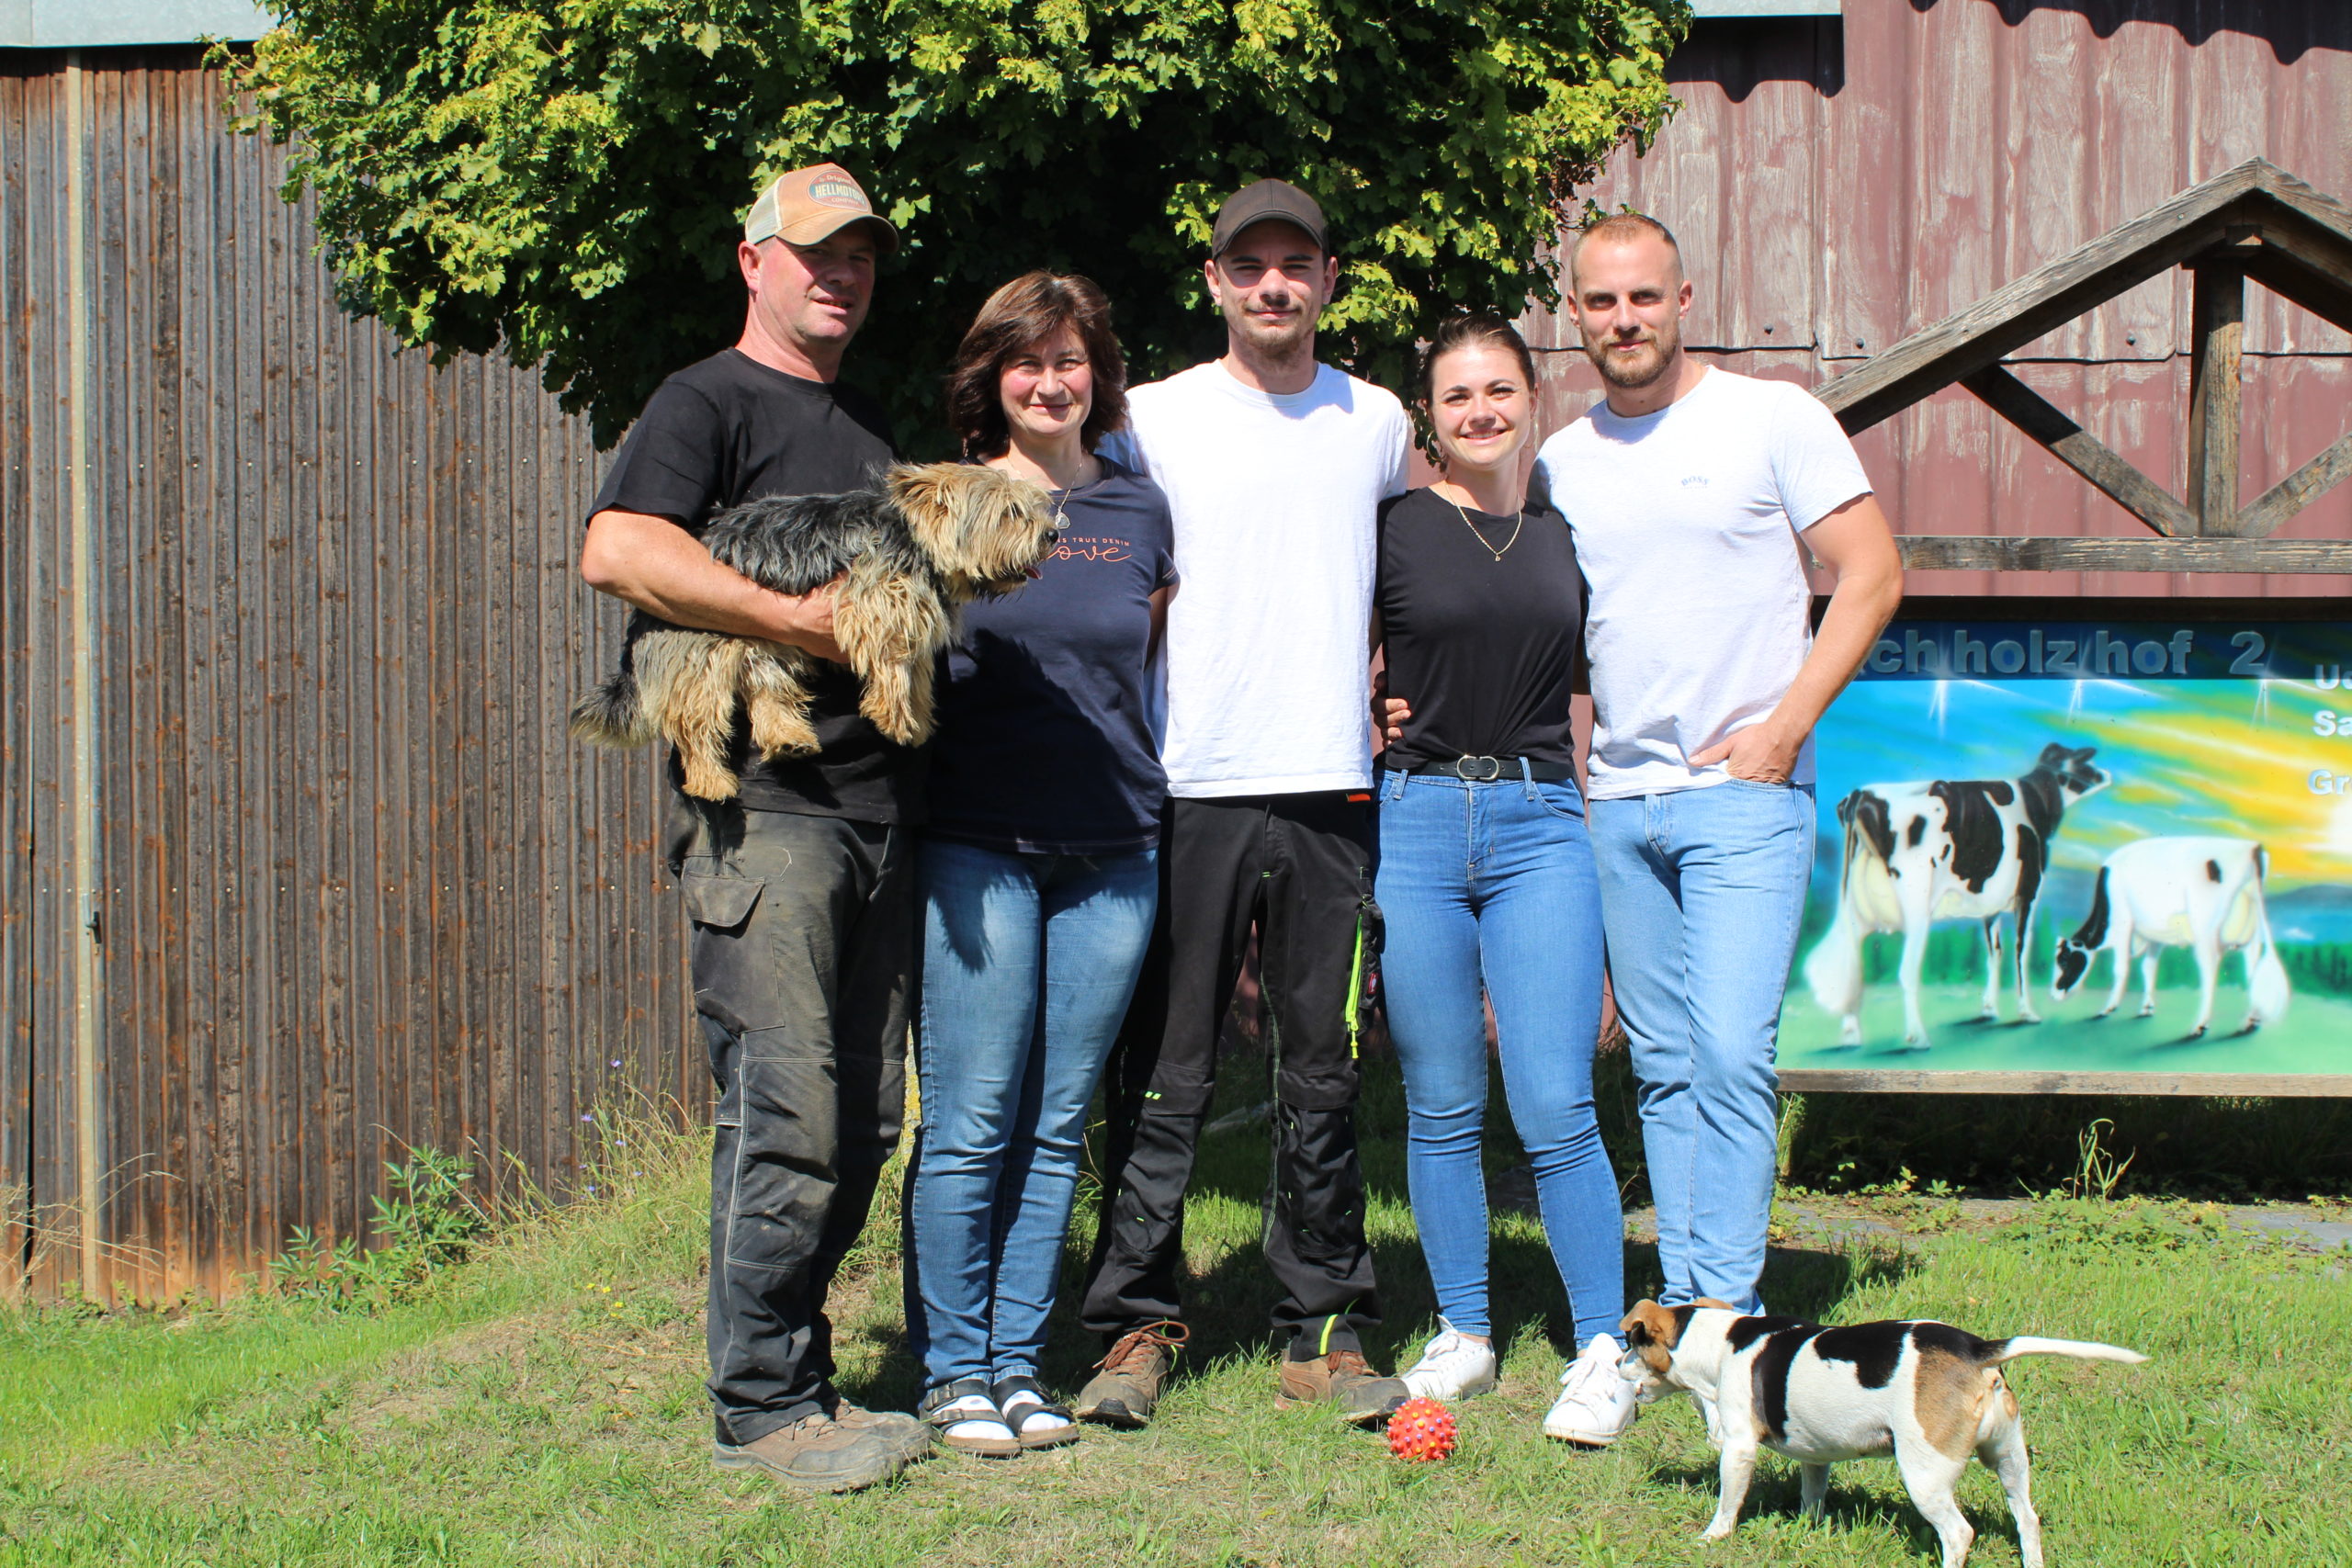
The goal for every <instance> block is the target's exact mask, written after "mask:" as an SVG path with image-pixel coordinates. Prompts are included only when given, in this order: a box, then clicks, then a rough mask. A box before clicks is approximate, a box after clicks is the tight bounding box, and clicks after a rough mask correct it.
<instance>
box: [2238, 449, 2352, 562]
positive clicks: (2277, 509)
mask: <svg viewBox="0 0 2352 1568" xmlns="http://www.w3.org/2000/svg"><path fill="white" fill-rule="evenodd" d="M2346 479H2352V434H2347V435H2339V436H2337V437H2336V438H2335V444H2334V445H2332V446H2329V447H2328V448H2327V450H2326V451H2324V452H2322V453H2321V454H2320V455H2319V456H2318V457H2313V458H2312V460H2311V461H2310V462H2308V463H2305V464H2304V465H2303V466H2302V467H2301V468H2297V469H2296V470H2295V471H2294V472H2293V473H2291V474H2289V475H2288V476H2287V477H2286V478H2285V479H2280V480H2279V481H2278V483H2277V484H2275V485H2272V486H2271V487H2270V488H2269V489H2268V490H2267V491H2264V492H2263V494H2262V497H2261V499H2260V500H2258V501H2256V502H2255V503H2254V504H2253V505H2251V506H2249V507H2247V508H2246V509H2245V511H2244V512H2241V513H2238V514H2237V518H2236V520H2235V523H2234V525H2233V527H2232V528H2231V529H2230V532H2231V533H2232V534H2233V536H2236V537H2238V538H2241V539H2260V538H2266V537H2267V536H2269V535H2270V533H2271V532H2272V531H2273V530H2275V529H2276V528H2277V527H2278V525H2279V524H2281V523H2284V522H2285V521H2287V519H2288V518H2290V517H2292V516H2293V515H2294V514H2295V513H2298V512H2301V510H2302V509H2303V508H2304V507H2306V506H2309V505H2310V504H2311V503H2312V502H2314V501H2317V500H2318V499H2319V498H2320V497H2321V496H2322V495H2323V494H2324V493H2326V492H2327V491H2330V490H2333V489H2334V488H2335V486H2337V485H2339V484H2341V483H2343V482H2344V481H2345V480H2346ZM2346 553H2347V554H2352V551H2347V552H2346Z"/></svg>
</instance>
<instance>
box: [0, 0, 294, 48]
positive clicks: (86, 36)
mask: <svg viewBox="0 0 2352 1568" xmlns="http://www.w3.org/2000/svg"><path fill="white" fill-rule="evenodd" d="M275 25H276V24H275V23H274V22H273V21H272V19H271V17H270V15H269V12H268V11H267V10H266V8H265V7H263V6H258V5H255V4H254V3H253V0H0V49H11V48H13V49H99V48H107V47H111V46H116V45H125V44H153V43H194V42H196V41H198V39H206V38H219V39H228V40H229V41H231V42H232V43H243V42H245V41H248V40H250V39H257V38H259V37H261V35H262V34H264V33H266V32H267V31H268V30H269V29H270V28H272V27H273V26H275Z"/></svg>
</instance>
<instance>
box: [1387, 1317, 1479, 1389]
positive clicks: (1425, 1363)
mask: <svg viewBox="0 0 2352 1568" xmlns="http://www.w3.org/2000/svg"><path fill="white" fill-rule="evenodd" d="M1437 1322H1438V1333H1437V1337H1436V1338H1434V1339H1432V1340H1430V1342H1429V1344H1428V1345H1427V1346H1426V1347H1425V1348H1423V1349H1422V1351H1421V1359H1419V1360H1418V1361H1416V1362H1414V1363H1413V1370H1412V1371H1408V1372H1407V1373H1406V1374H1405V1386H1406V1388H1408V1390H1410V1391H1411V1392H1412V1393H1413V1395H1414V1396H1415V1397H1416V1398H1419V1399H1434V1400H1437V1401H1439V1402H1440V1403H1443V1402H1444V1401H1447V1400H1452V1399H1468V1398H1470V1397H1472V1396H1473V1395H1476V1394H1481V1393H1486V1392H1487V1390H1488V1389H1491V1388H1493V1387H1494V1386H1495V1348H1494V1346H1492V1345H1490V1344H1486V1343H1483V1342H1481V1341H1479V1340H1476V1339H1473V1338H1471V1337H1468V1336H1467V1335H1463V1334H1456V1333H1455V1332H1454V1331H1453V1325H1452V1324H1450V1323H1448V1322H1446V1321H1445V1319H1443V1318H1442V1317H1441V1318H1439V1319H1438V1320H1437Z"/></svg>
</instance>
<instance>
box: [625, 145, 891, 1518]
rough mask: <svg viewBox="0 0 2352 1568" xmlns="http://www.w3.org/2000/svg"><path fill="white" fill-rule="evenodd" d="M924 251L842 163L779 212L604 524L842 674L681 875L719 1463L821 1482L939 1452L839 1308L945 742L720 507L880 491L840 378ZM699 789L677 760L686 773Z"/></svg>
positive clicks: (873, 408)
mask: <svg viewBox="0 0 2352 1568" xmlns="http://www.w3.org/2000/svg"><path fill="white" fill-rule="evenodd" d="M897 243H898V235H897V232H896V231H894V230H893V229H892V228H891V227H890V225H889V224H888V223H887V222H885V221H883V220H881V219H880V218H878V217H876V215H875V212H874V209H873V208H872V206H871V205H870V204H869V203H868V202H867V200H866V197H865V191H864V190H862V189H860V188H859V186H858V184H857V181H856V180H855V179H854V178H853V177H852V176H851V175H850V174H849V172H848V171H847V170H845V169H842V168H841V167H839V166H837V165H835V164H819V165H818V166H817V167H815V168H809V169H796V170H794V171H792V172H791V173H790V174H786V175H782V176H780V177H779V178H777V179H776V180H775V181H774V182H772V183H771V184H770V185H769V186H767V188H766V189H765V190H764V191H763V192H762V193H761V195H760V197H759V199H758V200H757V201H756V202H755V203H753V205H752V210H751V214H750V216H749V217H748V218H747V219H746V220H745V222H744V226H743V239H742V243H741V244H739V245H738V246H737V247H736V261H737V264H738V265H739V266H740V268H741V272H742V276H743V287H744V288H745V290H746V292H747V293H748V294H749V296H750V298H749V300H748V301H747V304H746V308H745V310H744V314H743V333H742V336H741V338H739V339H738V340H737V342H736V344H735V346H733V347H732V348H729V349H727V350H725V351H723V352H721V353H719V354H716V355H712V356H711V357H709V358H708V359H705V360H703V361H701V362H700V363H698V364H695V365H690V366H688V367H686V368H684V370H681V371H679V372H678V373H677V374H676V375H674V376H672V377H671V378H669V379H668V380H666V381H664V382H662V385H661V387H660V388H659V389H657V390H656V391H655V392H654V394H653V396H652V398H651V400H650V401H648V402H647V404H646V406H645V412H643V413H642V414H641V415H639V419H638V422H637V423H636V424H635V425H634V426H633V427H631V429H630V431H629V434H628V440H627V441H625V442H623V443H622V445H621V449H620V453H619V455H618V456H617V457H616V458H615V459H614V461H613V466H612V469H611V471H610V472H609V473H608V474H606V475H605V483H604V487H603V488H602V489H601V490H600V491H598V492H597V495H596V501H595V504H594V508H593V509H592V511H591V513H590V516H589V519H588V537H587V543H586V546H585V547H584V548H583V549H582V552H581V575H582V576H583V577H585V578H586V579H587V580H588V581H589V582H590V583H591V584H592V585H594V587H595V588H597V589H599V590H601V591H602V592H606V593H610V594H613V595H615V596H616V597H618V598H621V599H625V600H627V601H628V603H630V604H634V605H636V606H637V607H638V608H639V609H641V610H643V611H645V612H646V613H647V614H648V615H657V616H659V617H661V618H662V620H665V621H669V622H671V623H673V624H674V625H677V626H697V627H701V628H703V629H706V630H709V631H718V632H728V633H732V634H734V635H736V636H740V637H765V638H767V639H769V640H771V641H775V642H781V643H788V644H791V645H792V646H794V647H797V648H801V649H807V650H808V651H809V652H811V653H814V654H817V655H819V656H820V658H822V659H825V660H834V661H836V662H833V663H831V664H828V665H826V666H825V667H824V674H823V676H822V677H821V678H820V680H819V681H818V682H816V683H815V688H814V691H815V700H814V704H813V705H812V708H811V712H810V718H811V720H812V721H813V722H814V724H815V726H816V728H817V734H818V738H819V740H820V743H821V744H820V750H818V752H817V754H816V755H814V756H811V757H779V758H776V759H775V760H773V761H764V762H763V761H756V760H755V759H753V758H752V756H751V753H750V748H749V744H748V741H747V739H746V738H745V736H744V733H743V730H742V728H741V725H740V723H739V726H738V728H737V732H736V739H735V743H734V748H733V755H732V756H731V758H730V762H731V764H732V765H733V766H734V767H735V768H736V769H737V770H738V771H739V772H740V773H741V776H742V781H743V783H742V790H741V795H740V796H739V798H737V799H735V800H732V801H726V802H709V801H698V800H693V799H690V798H688V797H687V796H686V795H684V794H681V795H679V796H678V797H677V803H676V806H675V807H673V814H672V819H671V824H670V830H669V833H668V842H667V845H666V850H667V859H668V862H669V864H670V867H671V870H672V872H673V874H675V875H676V877H677V879H678V884H679V887H680V889H681V891H682V892H683V894H684V898H685V905H686V913H687V916H688V917H689V919H691V920H692V921H693V936H692V955H693V963H694V985H695V1012H696V1014H697V1015H698V1016H699V1019H700V1021H701V1025H702V1032H703V1037H704V1040H705V1042H706V1043H707V1046H708V1049H709V1052H710V1069H711V1076H712V1077H714V1078H715V1079H716V1080H717V1083H718V1107H717V1111H716V1113H715V1114H714V1117H713V1121H714V1122H715V1124H716V1125H715V1131H714V1138H713V1150H712V1158H711V1204H710V1322H709V1339H710V1393H711V1401H712V1405H713V1414H714V1416H715V1418H716V1425H717V1447H716V1450H715V1453H716V1457H717V1460H718V1463H719V1464H720V1465H721V1466H722V1467H725V1468H730V1469H750V1470H761V1471H764V1472H768V1473H769V1474H771V1475H773V1476H775V1478H777V1479H778V1480H780V1481H782V1482H784V1483H786V1484H789V1485H792V1486H795V1487H797V1488H800V1489H803V1490H809V1491H824V1492H846V1491H854V1490H856V1489H857V1488H859V1487H864V1486H869V1485H872V1484H874V1483H876V1482H878V1481H881V1480H884V1479H886V1478H888V1476H890V1475H893V1474H895V1473H897V1472H899V1470H900V1469H902V1468H904V1467H905V1466H906V1465H907V1464H908V1463H910V1462H911V1461H913V1460H915V1459H917V1458H919V1457H921V1456H922V1453H923V1452H924V1451H925V1450H926V1449H927V1448H928V1446H929V1438H928V1435H927V1433H926V1431H925V1429H924V1428H923V1427H922V1426H921V1425H920V1424H919V1423H917V1422H916V1421H915V1419H914V1418H913V1417H912V1416H899V1415H877V1414H875V1413H872V1412H868V1411H863V1410H859V1409H858V1408H857V1407H856V1406H854V1405H853V1404H849V1403H847V1402H846V1401H844V1400H842V1398H841V1396H840V1395H839V1394H838V1393H836V1392H835V1391H834V1389H833V1387H832V1381H831V1379H832V1371H833V1362H832V1353H831V1325H830V1324H829V1323H828V1322H827V1320H826V1317H825V1312H824V1305H825V1292H826V1288H827V1286H828V1285H829V1284H830V1283H831V1280H832V1276H833V1272H834V1270H835V1269H837V1268H838V1267H839V1266H840V1264H841V1260H842V1255H843V1254H844V1253H846V1252H847V1251H848V1250H849V1247H850V1244H851V1243H852V1242H854V1240H855V1239H856V1238H857V1234H858V1232H859V1230H860V1229H861V1228H862V1227H863V1226H864V1225H865V1215H866V1210H867V1207H868V1205H869V1204H870V1202H871V1201H872V1200H873V1196H874V1187H875V1181H876V1177H877V1176H878V1175H879V1174H880V1172H881V1168H882V1165H883V1162H884V1161H885V1160H887V1159H888V1157H889V1155H890V1151H891V1148H892V1146H893V1145H895V1144H896V1143H897V1141H898V1136H899V1115H900V1110H901V1103H902V1100H903V1097H904V1093H905V1048H906V995H907V977H908V971H909V969H910V964H911V961H912V956H913V946H912V943H913V936H914V905H913V900H912V897H911V891H910V889H911V877H910V871H911V856H910V842H909V836H908V829H909V827H910V824H911V821H912V818H913V813H914V812H915V810H916V809H917V807H918V806H919V803H920V801H921V799H922V778H921V775H920V773H919V757H918V754H917V753H916V752H914V751H912V750H909V749H908V748H905V747H902V746H899V745H896V744H894V743H892V742H891V741H889V740H888V739H885V738H884V737H883V736H882V735H881V734H880V733H879V732H878V731H877V730H876V729H875V728H874V726H873V725H872V724H870V723H869V722H867V720H866V719H865V717H864V716H861V715H860V714H859V712H858V709H857V704H858V695H859V692H858V685H857V682H856V679H855V677H854V675H852V674H851V673H850V671H848V670H847V668H846V667H843V666H842V665H841V664H839V663H838V660H840V659H841V649H840V648H839V647H838V646H837V645H836V644H835V642H834V640H833V635H832V617H833V599H832V591H831V589H830V588H828V589H822V590H820V591H818V592H814V593H809V594H806V595H801V596H797V597H796V596H792V595H787V594H782V593H776V592H771V591H770V590H768V589H765V588H762V587H760V586H759V585H758V584H756V583H754V582H752V581H751V580H750V579H748V578H745V577H743V576H741V575H740V574H738V573H737V572H735V571H733V570H729V568H727V567H724V566H721V565H719V564H718V562H717V561H715V560H713V559H712V558H711V557H710V554H709V552H708V551H707V550H706V549H705V548H704V547H703V546H702V544H701V543H700V540H699V536H700V534H701V532H702V530H703V528H704V526H705V525H707V523H708V522H709V520H710V519H711V517H712V516H713V515H714V514H715V513H718V512H721V511H723V510H725V509H726V508H728V507H730V506H734V505H736V504H738V503H740V502H746V501H752V500H756V499H758V498H760V497H763V496H772V495H807V494H823V493H830V492H835V491H848V490H855V489H858V488H860V487H863V486H865V485H868V484H870V483H872V482H873V481H874V480H875V479H876V477H877V476H878V475H879V474H880V472H881V471H882V469H883V468H885V467H886V466H887V465H888V463H889V462H890V460H891V457H892V452H891V446H890V436H889V424H888V420H887V419H886V418H885V417H884V415H883V412H882V410H881V409H880V407H879V406H878V405H876V403H875V401H874V400H872V399H871V398H868V397H866V396H865V394H863V393H860V392H857V391H855V390H854V389H850V388H848V387H844V386H842V385H841V384H840V383H839V382H838V381H837V380H836V379H835V378H836V377H837V376H838V374H839V372H840V370H841V363H842V352H843V351H844V350H845V349H846V348H848V346H849V343H850V339H851V338H852V337H854V335H856V333H857V330H858V327H859V326H860V325H861V324H862V323H863V322H864V321H865V312H866V309H867V307H868V305H869V304H870V303H871V301H872V299H873V293H874V269H875V264H876V259H877V258H878V257H879V256H880V255H882V254H886V253H888V251H890V250H891V249H893V248H895V247H896V245H897ZM672 766H673V780H674V779H675V778H676V776H677V774H676V772H675V767H676V764H675V762H674V760H673V764H672Z"/></svg>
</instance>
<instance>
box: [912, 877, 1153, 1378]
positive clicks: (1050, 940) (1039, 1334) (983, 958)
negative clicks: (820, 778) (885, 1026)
mask: <svg viewBox="0 0 2352 1568" xmlns="http://www.w3.org/2000/svg"><path fill="white" fill-rule="evenodd" d="M1155 861H1156V855H1155V852H1152V851H1149V850H1145V851H1141V852H1135V853H1129V854H1118V855H1103V856H1097V857H1092V858H1089V857H1085V856H1080V855H1042V854H1014V853H1002V852H996V851H992V850H984V849H978V848H976V847H973V846H971V845H967V844H958V843H953V842H950V841H948V840H941V839H927V840H923V842H922V850H921V855H920V859H919V862H918V876H919V879H920V884H919V885H920V887H921V890H922V908H923V915H922V919H923V932H922V937H923V940H922V1006H921V1011H920V1014H919V1019H920V1023H919V1029H918V1033H917V1037H916V1053H917V1055H916V1070H917V1073H918V1074H919V1075H920V1076H919V1080H918V1081H919V1082H920V1083H921V1085H922V1126H921V1128H920V1129H919V1131H918V1132H917V1133H916V1135H915V1150H914V1156H913V1165H912V1172H911V1175H910V1178H909V1180H908V1198H907V1218H908V1232H909V1239H910V1249H909V1252H908V1256H907V1261H906V1270H905V1275H906V1310H907V1338H908V1341H909V1345H910V1348H912V1349H913V1351H914V1352H915V1354H916V1356H917V1357H919V1358H920V1359H922V1364H923V1379H924V1386H925V1387H927V1388H931V1387H936V1386H938V1385H939V1384H941V1383H944V1382H953V1381H954V1380H956V1379H957V1378H967V1377H985V1378H989V1379H991V1380H993V1379H996V1378H1003V1377H1010V1376H1012V1375H1013V1374H1014V1373H1017V1372H1018V1373H1027V1374H1029V1375H1032V1376H1034V1375H1035V1373H1036V1371H1037V1358H1038V1356H1039V1354H1040V1353H1041V1352H1042V1351H1043V1349H1044V1348H1045V1343H1046V1315H1047V1314H1049V1313H1050V1312H1051V1311H1052V1310H1053V1304H1054V1287H1055V1284H1056V1282H1057V1279H1058V1277H1059V1275H1060V1272H1061V1256H1062V1242H1063V1238H1064V1237H1065V1235H1067V1234H1068V1232H1069V1214H1070V1205H1071V1203H1072V1201H1074V1200H1075V1198H1076V1196H1077V1190H1078V1162H1079V1150H1080V1145H1081V1144H1082V1143H1083V1141H1084V1139H1085V1134H1086V1107H1087V1104H1088V1102H1089V1101H1091V1100H1092V1099H1093V1098H1094V1087H1095V1084H1096V1081H1097V1080H1098V1079H1100V1078H1101V1077H1102V1076H1103V1058H1104V1057H1106V1056H1107V1055H1109V1054H1110V1050H1111V1043H1112V1041H1113V1039H1114V1038H1115V1037H1116V1035H1117V1033H1118V1030H1119V1021H1120V1020H1121V1019H1122V1018H1123V1017H1125V1013H1126V1010H1127V998H1128V996H1129V995H1130V994H1131V993H1132V992H1133V991H1134V989H1135V983H1136V972H1137V971H1138V970H1139V969H1140V968H1141V967H1142V964H1143V954H1144V947H1145V945H1146V944H1147V943H1148V942H1149V941H1150V940H1151V924H1152V918H1153V915H1154V912H1155V910H1156V908H1157V907H1158V903H1159V874H1158V872H1157V870H1156V868H1155Z"/></svg>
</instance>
